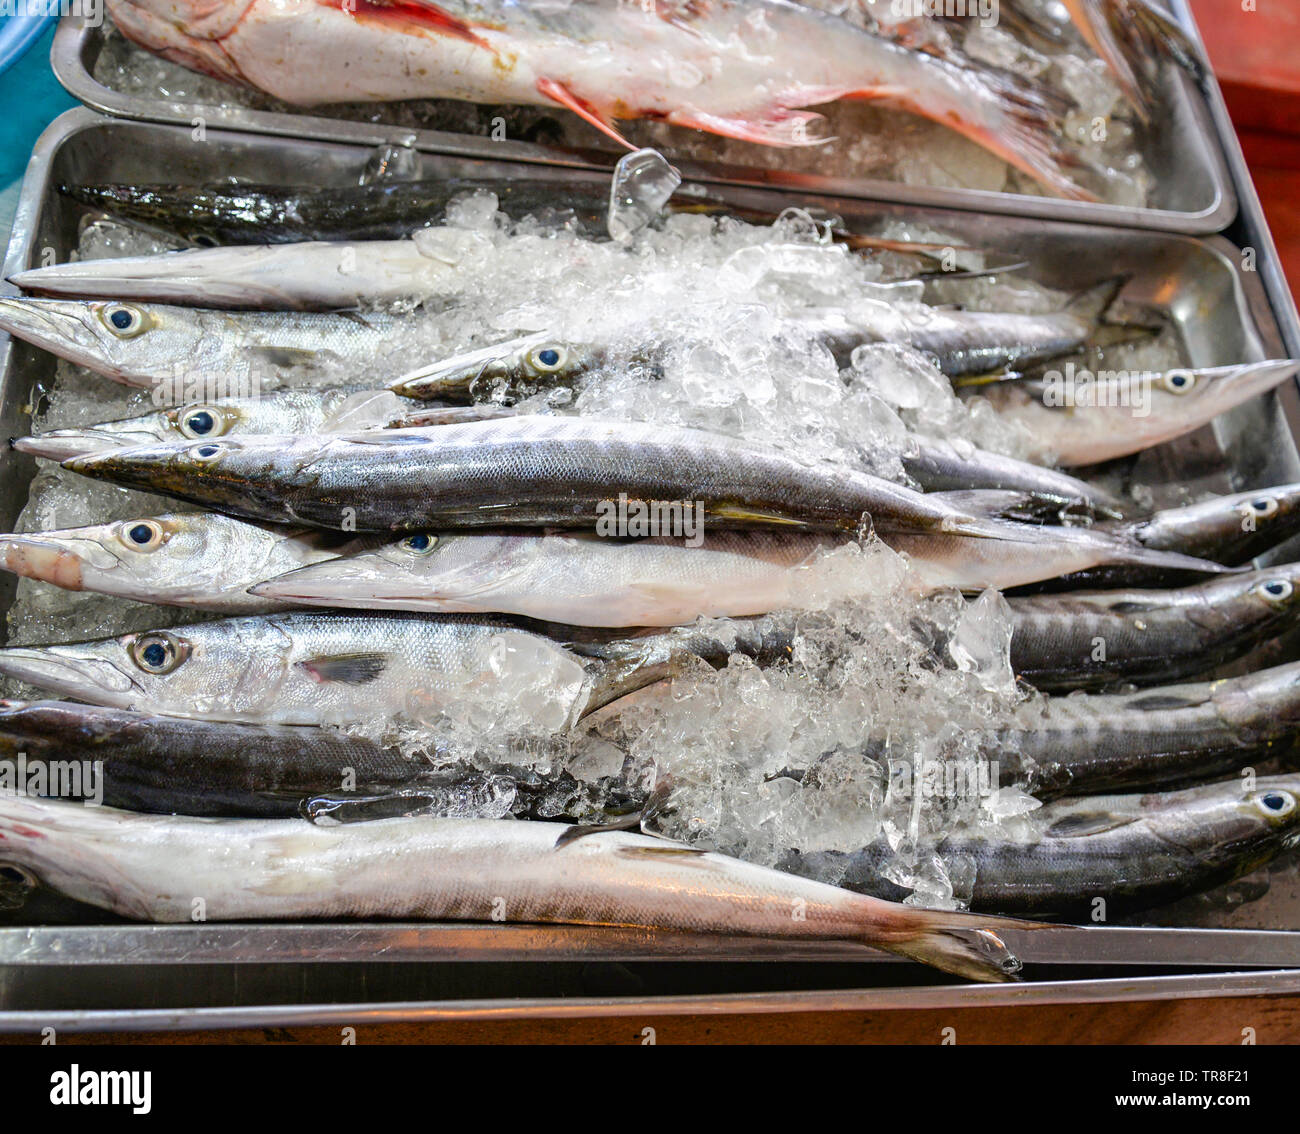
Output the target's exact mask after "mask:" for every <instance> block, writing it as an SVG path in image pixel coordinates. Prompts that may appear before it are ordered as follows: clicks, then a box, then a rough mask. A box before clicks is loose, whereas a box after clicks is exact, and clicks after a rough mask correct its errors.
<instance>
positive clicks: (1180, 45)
mask: <svg viewBox="0 0 1300 1134" xmlns="http://www.w3.org/2000/svg"><path fill="white" fill-rule="evenodd" d="M1066 7H1067V8H1068V9H1069V11H1070V17H1071V19H1073V20H1074V23H1075V26H1076V27H1077V28H1078V29H1079V33H1080V34H1081V35H1082V36H1083V38H1084V39H1085V40H1086V41H1087V43H1088V46H1089V47H1091V48H1092V49H1093V50H1094V51H1095V52H1096V53H1097V54H1098V55H1099V56H1100V57H1101V58H1102V60H1103V61H1104V62H1105V64H1106V66H1107V67H1109V68H1110V71H1111V74H1113V75H1114V76H1115V80H1116V82H1118V83H1119V86H1120V90H1121V91H1123V93H1124V97H1125V98H1127V99H1128V101H1129V102H1130V103H1132V105H1133V108H1134V109H1135V110H1136V111H1137V112H1138V113H1139V114H1140V115H1141V116H1142V118H1143V120H1144V121H1145V120H1148V119H1149V116H1150V112H1151V108H1152V107H1153V106H1154V105H1155V101H1156V97H1157V72H1156V69H1155V68H1154V67H1153V66H1152V65H1151V64H1152V61H1153V60H1155V61H1159V60H1162V59H1172V60H1173V61H1174V62H1175V63H1177V64H1178V66H1180V67H1181V68H1182V69H1183V70H1184V71H1186V72H1187V73H1188V74H1189V75H1191V76H1192V77H1193V78H1194V79H1196V81H1197V82H1201V81H1203V80H1204V78H1205V64H1204V62H1203V61H1202V59H1201V57H1200V55H1199V53H1198V52H1197V50H1196V48H1195V47H1194V46H1193V45H1192V42H1191V40H1190V39H1188V37H1187V34H1186V33H1185V32H1184V31H1183V29H1182V28H1180V27H1179V26H1178V25H1177V24H1176V23H1175V22H1174V21H1173V20H1172V19H1170V17H1169V16H1167V15H1165V14H1164V13H1163V12H1161V11H1159V10H1158V9H1157V8H1155V7H1153V6H1152V5H1151V3H1150V0H1067V3H1066Z"/></svg>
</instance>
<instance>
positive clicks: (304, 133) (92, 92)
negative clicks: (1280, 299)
mask: <svg viewBox="0 0 1300 1134" xmlns="http://www.w3.org/2000/svg"><path fill="white" fill-rule="evenodd" d="M1174 10H1175V12H1176V14H1177V15H1178V17H1179V18H1180V19H1181V20H1182V21H1183V22H1184V24H1187V25H1190V24H1191V22H1192V17H1191V13H1190V9H1188V8H1187V6H1186V4H1185V3H1184V0H1175V4H1174ZM103 43H104V29H103V27H102V26H101V27H88V26H87V25H86V24H85V23H84V22H83V21H82V20H81V19H80V18H79V17H76V16H66V17H64V20H63V23H62V25H61V26H60V27H59V31H58V34H57V35H56V37H55V41H54V47H53V50H52V52H51V55H50V61H51V64H52V65H53V67H54V73H55V75H56V76H57V77H58V79H59V81H60V82H61V83H62V84H63V85H64V87H65V88H67V90H68V91H69V93H71V94H72V95H73V96H74V97H76V98H78V99H80V100H81V101H82V102H84V103H85V104H86V105H87V106H90V107H93V108H94V109H96V110H100V111H103V112H104V113H106V114H112V115H117V116H119V117H123V118H135V119H139V120H142V121H151V122H171V123H180V124H182V125H185V126H189V125H191V124H192V123H194V122H196V121H202V122H204V123H205V124H206V125H207V126H208V127H217V128H221V129H231V130H246V131H252V132H256V133H264V134H275V135H279V136H282V137H298V138H312V139H317V140H320V141H337V142H351V143H355V144H365V145H372V146H373V145H378V144H380V143H383V142H387V141H390V140H391V139H392V138H393V137H394V135H395V134H399V135H401V136H402V137H404V138H407V137H409V138H410V139H411V141H412V144H413V145H415V146H416V147H417V148H419V149H421V150H425V151H427V152H430V153H440V154H447V155H451V156H457V157H472V158H482V159H485V160H489V161H491V160H496V159H498V158H504V159H507V160H510V161H517V162H528V163H538V164H544V165H551V166H560V167H564V168H567V169H586V170H609V169H611V168H612V166H613V163H614V162H615V161H616V160H617V159H618V157H619V156H620V153H621V151H616V150H610V151H608V152H607V151H605V150H577V149H568V148H560V147H557V146H547V145H538V144H534V143H530V142H523V141H514V140H510V139H504V140H492V139H490V138H487V137H484V136H481V135H476V134H458V133H448V132H445V131H440V130H429V129H416V130H410V129H408V128H407V127H406V126H401V127H397V126H394V125H391V124H385V123H384V122H383V121H378V122H376V121H357V120H349V119H347V118H342V117H325V116H323V115H322V114H320V113H315V112H313V111H312V110H310V109H306V110H302V111H299V112H293V113H282V112H278V111H270V110H254V109H247V108H244V107H235V106H218V105H210V104H205V103H198V102H188V101H177V100H174V99H168V98H166V97H164V96H162V95H161V94H160V95H159V96H158V97H152V96H144V95H139V94H135V93H131V92H126V91H120V90H114V89H112V88H110V87H108V86H105V85H104V84H103V83H101V82H100V81H99V80H97V79H96V78H95V76H94V65H95V60H96V59H97V57H98V55H99V52H100V50H101V49H102V47H103ZM1161 106H1162V107H1163V108H1164V113H1163V114H1162V115H1161V116H1160V117H1158V118H1157V119H1156V120H1155V121H1153V122H1152V123H1151V124H1150V126H1149V127H1148V128H1147V129H1146V130H1145V131H1144V132H1143V140H1142V152H1143V155H1144V157H1145V159H1146V161H1147V163H1148V166H1149V168H1150V169H1151V171H1152V174H1153V175H1154V177H1155V180H1156V186H1157V188H1156V190H1155V196H1154V199H1153V200H1152V202H1151V205H1150V207H1148V208H1131V207H1128V206H1121V205H1106V204H1092V203H1088V202H1084V201H1064V200H1058V199H1056V198H1048V197H1035V196H1026V195H1020V194H1014V193H995V192H988V191H985V190H975V189H951V188H942V187H932V186H925V185H905V184H902V183H900V182H894V181H885V180H880V179H866V178H862V179H849V178H832V177H821V176H815V175H811V174H806V173H794V172H789V173H784V172H781V171H777V170H770V169H757V168H748V167H742V166H727V165H721V164H716V163H711V162H698V161H679V160H677V159H675V158H673V155H672V154H671V153H669V154H668V155H667V156H668V157H669V158H672V159H673V160H674V161H676V163H677V164H678V165H679V166H680V168H681V170H682V172H683V173H684V174H685V175H686V177H687V179H689V180H696V181H706V182H711V183H715V184H726V185H753V186H772V187H780V188H786V189H789V190H792V191H797V192H801V193H818V194H828V195H833V196H840V197H861V198H867V199H870V200H877V201H899V202H906V203H908V204H912V205H922V206H933V207H939V208H961V209H975V210H979V211H982V212H995V213H1008V214H1011V215H1014V216H1021V217H1040V218H1044V219H1048V220H1072V221H1084V222H1091V223H1097V224H1115V225H1128V226H1133V227H1139V228H1148V229H1155V230H1160V231H1165V232H1184V233H1194V234H1204V233H1211V232H1218V231H1220V230H1221V229H1223V228H1224V226H1225V225H1227V224H1228V223H1229V221H1231V220H1232V218H1233V216H1234V215H1235V213H1236V209H1237V203H1236V198H1235V196H1234V194H1233V189H1232V181H1231V179H1230V178H1229V176H1228V173H1227V169H1226V167H1225V165H1224V160H1223V154H1222V150H1221V148H1220V146H1219V144H1218V140H1217V137H1216V133H1215V130H1214V127H1213V124H1212V122H1211V120H1210V117H1209V114H1208V112H1207V107H1206V105H1205V100H1204V99H1203V97H1202V96H1201V93H1200V91H1199V90H1198V89H1197V87H1196V84H1195V83H1194V82H1192V81H1191V79H1190V78H1189V77H1188V76H1186V75H1185V74H1183V73H1182V72H1181V71H1178V70H1177V69H1176V68H1170V69H1168V70H1167V71H1166V74H1165V76H1164V96H1163V98H1162V99H1161ZM383 113H384V112H383V110H382V108H381V109H376V107H374V106H366V107H363V108H359V110H358V113H357V115H356V117H357V118H362V117H364V118H366V119H370V118H373V117H376V116H378V117H381V118H382V116H383Z"/></svg>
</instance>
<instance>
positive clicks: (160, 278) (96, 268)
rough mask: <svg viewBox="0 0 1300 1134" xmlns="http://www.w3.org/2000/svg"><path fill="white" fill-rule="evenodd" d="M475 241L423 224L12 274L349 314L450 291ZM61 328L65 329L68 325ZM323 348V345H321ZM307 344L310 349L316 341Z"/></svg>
mask: <svg viewBox="0 0 1300 1134" xmlns="http://www.w3.org/2000/svg"><path fill="white" fill-rule="evenodd" d="M478 239H481V238H478ZM477 246H478V240H477V239H476V237H475V234H473V233H469V232H465V231H463V230H458V229H449V228H426V229H421V230H420V231H418V232H417V233H415V235H414V236H412V237H411V238H410V239H409V240H363V241H356V242H352V243H331V242H328V241H308V242H305V243H302V244H273V245H264V244H257V245H233V246H231V247H228V248H190V249H186V250H184V251H181V252H161V253H154V254H152V255H145V256H121V257H114V258H109V259H103V260H77V261H74V262H72V263H67V264H51V265H50V266H49V267H44V268H30V269H28V270H27V271H24V272H19V273H17V274H16V275H13V276H10V277H9V280H10V282H11V283H13V284H15V285H17V286H18V287H20V288H22V289H23V290H24V291H28V292H33V293H35V294H37V295H55V296H75V297H77V298H81V299H102V300H108V301H110V302H111V303H113V304H117V305H121V304H132V303H158V304H179V305H182V306H188V307H202V308H230V309H232V310H237V311H239V310H250V311H257V310H265V311H277V312H302V311H323V312H331V311H351V310H353V309H355V308H358V307H363V306H366V305H368V304H382V303H397V302H406V301H410V300H420V301H427V300H429V299H434V298H439V297H441V298H445V297H447V296H450V295H454V294H455V293H456V292H457V291H458V290H459V285H458V279H459V276H460V272H459V271H458V266H459V265H461V264H462V262H463V260H464V259H465V257H466V256H467V255H470V254H472V251H473V250H474V249H475V248H476V247H477ZM11 318H13V315H12V309H11ZM336 318H337V317H336ZM268 322H270V321H268ZM62 329H63V330H65V331H66V326H65V327H64V328H62ZM281 331H282V325H281V324H274V325H273V328H272V330H271V331H270V333H269V335H268V337H271V336H278V335H279V334H280V333H281ZM33 333H36V332H33ZM232 342H233V339H232ZM319 346H320V344H319V341H318V342H317V344H316V347H315V349H317V350H319ZM302 349H303V350H306V351H310V350H312V349H313V347H312V345H311V341H310V339H308V340H307V342H306V343H304V344H303V347H302ZM74 361H77V360H75V359H74Z"/></svg>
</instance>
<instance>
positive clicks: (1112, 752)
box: [985, 663, 1300, 795]
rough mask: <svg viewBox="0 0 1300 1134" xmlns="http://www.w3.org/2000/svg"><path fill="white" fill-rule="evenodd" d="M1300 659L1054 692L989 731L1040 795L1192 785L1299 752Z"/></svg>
mask: <svg viewBox="0 0 1300 1134" xmlns="http://www.w3.org/2000/svg"><path fill="white" fill-rule="evenodd" d="M1298 739H1300V663H1292V664H1290V665H1282V666H1275V667H1273V668H1271V669H1264V670H1260V671H1259V672H1258V673H1252V674H1250V675H1248V676H1246V677H1234V678H1225V679H1222V680H1219V681H1206V682H1194V683H1188V684H1180V685H1161V686H1156V687H1153V688H1150V689H1144V690H1140V691H1138V692H1136V693H1090V694H1079V695H1077V696H1066V697H1046V698H1043V699H1042V700H1039V701H1030V702H1027V703H1025V704H1024V705H1023V706H1021V707H1020V708H1018V709H1017V710H1016V711H1015V712H1014V713H1013V715H1012V716H1011V717H1010V719H1009V720H1008V722H1007V723H1006V724H1004V725H999V726H998V727H997V728H995V729H992V730H990V731H989V732H988V733H987V734H986V736H985V744H986V751H987V752H988V754H989V756H990V758H992V759H996V760H997V761H998V767H999V771H1000V773H1001V774H1002V778H1003V781H1004V782H1016V783H1021V784H1023V785H1025V787H1026V789H1027V790H1028V791H1030V792H1032V793H1033V794H1035V795H1039V794H1042V795H1062V794H1064V795H1083V794H1089V793H1092V792H1097V791H1122V790H1125V789H1128V788H1137V787H1156V786H1161V785H1168V784H1185V783H1189V782H1191V781H1194V780H1197V779H1205V778H1206V777H1208V776H1212V775H1217V774H1226V773H1228V772H1230V771H1235V770H1239V769H1240V768H1241V767H1243V765H1244V764H1248V763H1250V761H1252V760H1255V761H1259V760H1265V759H1269V758H1271V757H1274V756H1278V755H1283V754H1286V753H1288V752H1290V751H1292V750H1293V749H1294V747H1295V745H1296V741H1297V740H1298Z"/></svg>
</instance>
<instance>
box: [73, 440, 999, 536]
mask: <svg viewBox="0 0 1300 1134" xmlns="http://www.w3.org/2000/svg"><path fill="white" fill-rule="evenodd" d="M66 467H68V468H71V469H73V470H74V471H76V472H80V473H84V474H86V475H89V476H94V477H99V478H103V479H106V480H109V481H112V482H114V483H117V484H122V485H130V486H134V487H138V488H147V490H148V491H152V492H161V493H164V494H167V495H171V496H175V497H178V498H180V499H183V500H188V501H190V502H192V503H196V504H200V505H203V506H208V507H212V508H216V509H220V510H223V511H227V512H230V513H232V514H234V515H239V516H244V517H247V518H250V519H261V520H270V521H273V522H274V521H279V522H297V523H309V524H313V525H316V526H320V527H326V528H348V527H352V528H354V529H355V530H358V531H393V530H398V531H400V530H406V531H410V530H418V529H438V528H443V527H467V526H469V527H499V526H501V525H504V524H512V525H513V524H527V525H529V526H533V527H536V526H551V527H571V528H594V527H597V525H598V524H599V523H600V522H601V521H602V520H604V521H607V522H608V523H610V524H613V523H615V522H616V519H617V508H618V504H619V500H620V494H625V496H626V498H627V499H629V500H631V501H641V502H652V503H654V504H656V505H672V504H676V505H677V507H678V508H679V510H680V509H682V508H687V507H689V508H693V509H694V508H696V507H697V506H698V509H699V510H700V511H699V512H698V513H697V514H699V515H701V516H702V518H703V521H704V522H706V523H708V524H710V525H713V526H717V527H736V526H744V527H752V526H754V524H756V523H758V524H780V525H791V524H794V525H802V526H804V527H808V528H814V529H821V530H832V531H835V530H838V531H848V532H851V531H854V530H856V529H857V528H858V527H859V526H860V525H861V524H862V522H863V521H864V518H867V517H869V518H870V520H871V522H872V523H873V524H874V525H875V526H876V527H877V528H878V529H879V530H881V531H893V530H908V529H912V530H915V529H943V530H948V531H957V532H967V533H969V534H979V532H981V531H983V530H986V529H987V527H988V525H987V524H985V523H984V522H982V521H980V520H978V519H976V518H973V517H971V516H968V515H966V514H964V513H963V512H961V511H960V510H959V509H956V508H954V507H951V506H949V505H947V504H945V503H944V502H943V501H942V500H941V499H940V498H939V497H925V496H923V495H922V494H920V493H917V492H913V491H911V490H909V489H906V488H903V487H901V486H899V485H896V484H893V483H891V482H889V481H885V480H882V479H880V478H878V477H874V476H871V475H869V474H866V473H861V472H856V471H854V470H850V469H846V468H841V467H838V466H835V465H831V464H829V463H826V462H822V463H813V462H807V461H803V460H800V459H798V458H795V457H793V456H790V455H787V454H786V453H784V452H783V451H781V450H777V449H774V448H771V447H767V446H762V445H758V444H753V443H750V442H745V441H741V440H738V439H736V438H732V437H728V436H724V435H721V434H714V433H707V432H703V431H701V430H693V429H682V428H675V427H664V426H654V425H647V424H642V423H636V422H615V421H602V420H599V419H595V418H565V417H541V416H508V417H504V418H500V419H495V420H488V421H480V422H474V423H470V424H465V425H447V426H438V427H434V428H423V429H396V430H378V431H375V432H371V433H356V434H334V435H330V436H325V437H321V438H304V437H293V436H268V437H256V438H243V439H239V438H231V439H223V440H218V441H212V442H207V441H205V442H198V443H195V444H190V445H180V444H172V445H156V446H151V447H141V448H136V449H122V450H115V451H112V452H108V453H102V454H97V455H91V456H88V457H78V458H75V459H73V460H71V461H68V462H66ZM611 534H617V533H614V532H612V533H611Z"/></svg>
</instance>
